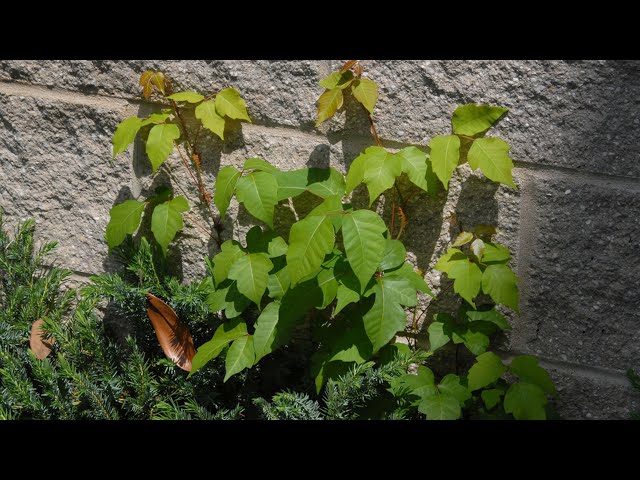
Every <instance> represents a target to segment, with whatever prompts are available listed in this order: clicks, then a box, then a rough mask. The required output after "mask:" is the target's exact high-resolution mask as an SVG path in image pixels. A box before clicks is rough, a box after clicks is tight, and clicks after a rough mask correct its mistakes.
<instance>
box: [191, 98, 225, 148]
mask: <svg viewBox="0 0 640 480" xmlns="http://www.w3.org/2000/svg"><path fill="white" fill-rule="evenodd" d="M195 114H196V118H197V119H199V120H200V121H201V122H202V125H203V126H204V128H206V129H208V130H210V131H211V132H213V133H215V134H216V135H217V136H218V137H220V139H221V140H224V124H225V119H224V118H222V117H221V116H220V115H218V112H217V111H216V104H215V102H214V101H213V100H209V101H206V102H202V103H201V104H200V105H198V106H197V107H196V110H195Z"/></svg>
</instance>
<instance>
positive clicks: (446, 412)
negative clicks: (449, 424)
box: [418, 391, 462, 420]
mask: <svg viewBox="0 0 640 480" xmlns="http://www.w3.org/2000/svg"><path fill="white" fill-rule="evenodd" d="M418 410H419V411H421V412H422V413H424V414H425V415H426V416H427V420H457V419H458V418H460V415H461V414H462V411H461V410H460V403H459V402H458V400H457V399H456V398H455V397H454V396H453V395H451V394H449V393H441V392H438V391H435V393H434V394H433V395H432V396H429V397H427V398H425V399H424V400H422V402H420V405H418Z"/></svg>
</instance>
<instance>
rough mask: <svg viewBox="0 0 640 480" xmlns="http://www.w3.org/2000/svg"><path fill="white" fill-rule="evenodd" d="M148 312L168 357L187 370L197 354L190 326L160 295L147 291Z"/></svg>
mask: <svg viewBox="0 0 640 480" xmlns="http://www.w3.org/2000/svg"><path fill="white" fill-rule="evenodd" d="M147 300H148V302H149V305H148V307H147V314H148V315H149V320H151V325H153V329H154V330H155V332H156V337H157V338H158V342H159V343H160V347H162V351H163V352H164V354H165V355H166V356H167V358H168V359H169V360H171V361H173V362H174V363H175V364H176V365H178V367H180V368H181V369H182V370H185V371H187V372H190V371H191V360H192V359H193V357H194V355H195V354H196V348H195V346H194V345H193V339H192V338H191V332H189V328H188V327H187V326H186V325H185V324H184V323H182V322H181V321H180V319H179V318H178V315H176V312H175V311H174V310H173V308H171V307H170V306H169V305H167V304H166V303H164V302H163V301H162V300H160V299H159V298H158V297H156V296H154V295H152V294H151V293H147Z"/></svg>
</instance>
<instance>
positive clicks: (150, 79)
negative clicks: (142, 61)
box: [139, 70, 166, 98]
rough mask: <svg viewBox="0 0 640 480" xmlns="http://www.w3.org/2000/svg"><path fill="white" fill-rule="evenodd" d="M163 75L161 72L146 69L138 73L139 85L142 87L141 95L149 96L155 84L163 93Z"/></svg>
mask: <svg viewBox="0 0 640 480" xmlns="http://www.w3.org/2000/svg"><path fill="white" fill-rule="evenodd" d="M165 81H166V79H165V76H164V74H163V73H162V72H154V71H152V70H147V71H146V72H143V73H142V75H140V82H139V85H140V86H141V87H142V96H143V97H144V98H149V97H150V96H151V93H152V92H153V87H154V86H155V87H156V88H157V89H158V90H159V91H161V92H162V93H163V94H164V93H165Z"/></svg>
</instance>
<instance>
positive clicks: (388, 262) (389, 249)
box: [380, 239, 407, 270]
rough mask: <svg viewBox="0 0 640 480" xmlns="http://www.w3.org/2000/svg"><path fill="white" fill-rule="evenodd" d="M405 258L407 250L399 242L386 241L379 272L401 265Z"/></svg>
mask: <svg viewBox="0 0 640 480" xmlns="http://www.w3.org/2000/svg"><path fill="white" fill-rule="evenodd" d="M406 258H407V250H406V249H405V248H404V245H403V244H402V242H401V241H400V240H391V239H387V240H386V243H385V245H384V252H383V254H382V261H381V262H380V269H381V270H391V269H392V268H396V267H397V266H399V265H402V264H403V263H404V261H405V259H406Z"/></svg>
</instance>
